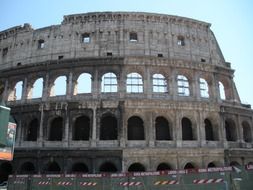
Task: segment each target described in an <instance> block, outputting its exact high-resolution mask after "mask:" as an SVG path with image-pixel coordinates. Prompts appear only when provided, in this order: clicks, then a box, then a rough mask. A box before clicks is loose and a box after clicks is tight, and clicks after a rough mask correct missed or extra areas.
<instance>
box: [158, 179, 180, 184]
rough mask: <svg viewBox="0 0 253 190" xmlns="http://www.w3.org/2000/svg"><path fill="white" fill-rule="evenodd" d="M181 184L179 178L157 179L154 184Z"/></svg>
mask: <svg viewBox="0 0 253 190" xmlns="http://www.w3.org/2000/svg"><path fill="white" fill-rule="evenodd" d="M176 184H179V182H178V181H177V180H170V181H168V180H167V181H156V182H155V183H154V185H176Z"/></svg>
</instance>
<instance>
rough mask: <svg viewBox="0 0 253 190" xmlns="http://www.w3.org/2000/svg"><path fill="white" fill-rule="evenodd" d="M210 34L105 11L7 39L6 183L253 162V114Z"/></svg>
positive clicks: (1, 45)
mask: <svg viewBox="0 0 253 190" xmlns="http://www.w3.org/2000/svg"><path fill="white" fill-rule="evenodd" d="M210 26H211V25H210V24H209V23H205V22H201V21H197V20H193V19H189V18H184V17H178V16H170V15H163V14H153V13H136V12H99V13H86V14H76V15H68V16H65V17H64V20H63V21H62V23H61V24H60V25H53V26H49V27H45V28H40V29H36V30H34V29H32V27H31V26H30V25H29V24H24V26H17V27H13V28H10V29H7V30H5V31H2V32H0V82H1V88H2V92H1V99H3V100H4V101H5V103H6V105H7V106H9V107H11V115H12V116H13V118H14V119H15V121H16V123H17V135H16V145H15V155H14V160H13V161H12V162H6V161H1V162H0V166H1V167H0V170H1V171H0V177H1V180H4V179H5V178H6V175H7V174H10V173H14V174H24V173H42V174H43V173H72V172H85V173H87V172H88V173H99V172H127V171H156V170H168V169H183V168H192V167H194V168H205V167H214V166H226V165H234V164H240V165H244V164H248V163H249V162H253V150H252V134H253V131H252V130H253V111H252V110H251V108H250V106H249V105H244V104H242V103H241V102H240V98H239V95H238V93H237V90H236V86H235V84H234V81H233V76H234V70H233V69H232V68H231V66H230V63H228V62H226V61H225V60H224V58H223V55H222V52H221V50H220V48H219V45H218V43H217V41H216V39H215V36H214V34H213V32H212V31H211V29H210Z"/></svg>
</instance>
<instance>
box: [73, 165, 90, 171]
mask: <svg viewBox="0 0 253 190" xmlns="http://www.w3.org/2000/svg"><path fill="white" fill-rule="evenodd" d="M71 171H72V173H88V172H89V169H88V167H87V166H86V164H84V163H75V164H73V166H72V170H71Z"/></svg>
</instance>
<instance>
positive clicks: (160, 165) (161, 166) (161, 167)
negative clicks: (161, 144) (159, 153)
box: [156, 163, 171, 171]
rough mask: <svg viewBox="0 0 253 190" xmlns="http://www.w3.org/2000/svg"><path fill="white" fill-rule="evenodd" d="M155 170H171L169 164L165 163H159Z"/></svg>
mask: <svg viewBox="0 0 253 190" xmlns="http://www.w3.org/2000/svg"><path fill="white" fill-rule="evenodd" d="M156 170H157V171H163V170H171V167H170V165H168V164H166V163H161V164H159V165H158V166H157V169H156Z"/></svg>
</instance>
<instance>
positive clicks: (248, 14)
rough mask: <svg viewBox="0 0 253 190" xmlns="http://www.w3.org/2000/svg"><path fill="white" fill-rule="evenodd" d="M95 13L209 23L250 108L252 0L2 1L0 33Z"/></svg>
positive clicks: (51, 23)
mask: <svg viewBox="0 0 253 190" xmlns="http://www.w3.org/2000/svg"><path fill="white" fill-rule="evenodd" d="M96 11H140V12H155V13H164V14H169V15H178V16H184V17H190V18H194V19H197V20H201V21H205V22H209V23H211V24H212V26H211V29H212V30H213V32H214V34H215V36H216V38H217V40H218V43H219V45H220V47H221V50H222V52H223V55H224V57H225V60H226V61H227V62H231V65H232V68H233V69H235V78H234V80H235V83H236V86H237V90H238V92H239V95H240V97H241V100H242V102H243V103H249V104H251V105H252V106H253V88H252V87H253V1H252V0H125V1H121V0H1V4H0V31H2V30H5V29H7V28H10V27H13V26H17V25H23V24H24V23H30V24H31V25H32V26H33V28H34V29H37V28H41V27H46V26H50V25H57V24H60V23H61V21H62V20H63V16H64V15H68V14H76V13H86V12H96Z"/></svg>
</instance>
